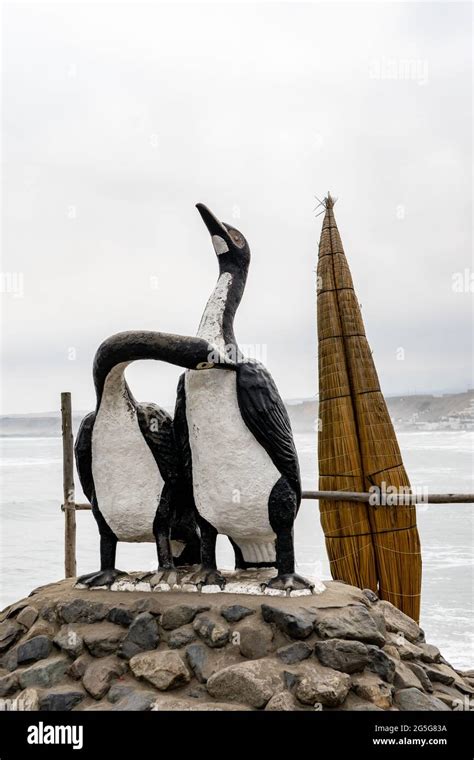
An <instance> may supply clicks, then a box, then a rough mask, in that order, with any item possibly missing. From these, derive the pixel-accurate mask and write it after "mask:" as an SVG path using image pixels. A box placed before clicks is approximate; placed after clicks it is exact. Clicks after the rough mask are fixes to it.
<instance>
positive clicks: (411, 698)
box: [395, 688, 450, 712]
mask: <svg viewBox="0 0 474 760" xmlns="http://www.w3.org/2000/svg"><path fill="white" fill-rule="evenodd" d="M395 702H396V704H397V705H398V707H399V708H400V710H403V711H406V710H408V711H410V710H415V711H421V710H424V711H428V712H446V711H448V712H449V711H450V710H449V707H448V706H447V705H445V704H444V702H442V701H441V700H440V699H437V698H436V697H433V696H431V695H428V694H423V692H422V691H420V690H419V689H415V688H409V689H402V690H401V691H397V692H396V694H395Z"/></svg>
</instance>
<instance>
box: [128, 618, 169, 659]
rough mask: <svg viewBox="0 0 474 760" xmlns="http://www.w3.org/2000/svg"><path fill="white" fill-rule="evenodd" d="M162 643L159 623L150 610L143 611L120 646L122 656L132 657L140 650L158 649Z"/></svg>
mask: <svg viewBox="0 0 474 760" xmlns="http://www.w3.org/2000/svg"><path fill="white" fill-rule="evenodd" d="M159 643H160V634H159V633H158V624H157V622H156V620H155V618H154V617H153V615H152V614H151V613H150V612H141V613H140V614H139V615H137V617H136V618H135V620H134V621H133V623H132V625H131V626H130V628H129V629H128V631H127V635H126V636H125V638H124V639H123V641H122V644H121V646H120V652H119V654H120V656H121V657H125V658H126V659H130V657H133V656H134V655H136V654H139V653H140V652H148V651H150V650H151V649H156V647H157V646H158V644H159Z"/></svg>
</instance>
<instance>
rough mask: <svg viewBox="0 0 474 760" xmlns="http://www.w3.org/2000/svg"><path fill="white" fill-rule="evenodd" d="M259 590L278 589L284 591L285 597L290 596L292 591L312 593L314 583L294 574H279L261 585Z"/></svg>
mask: <svg viewBox="0 0 474 760" xmlns="http://www.w3.org/2000/svg"><path fill="white" fill-rule="evenodd" d="M260 588H261V589H262V591H265V589H266V588H274V589H278V590H279V591H285V592H286V595H287V596H290V594H291V592H292V591H304V590H309V591H311V593H313V589H314V583H311V581H308V580H306V578H303V577H302V576H301V575H297V574H296V573H281V574H279V575H277V576H276V577H275V578H272V579H271V580H270V581H268V582H267V583H262V584H261V587H260Z"/></svg>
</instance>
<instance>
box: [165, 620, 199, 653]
mask: <svg viewBox="0 0 474 760" xmlns="http://www.w3.org/2000/svg"><path fill="white" fill-rule="evenodd" d="M195 638H196V634H195V632H194V630H193V629H192V628H191V626H187V625H186V626H183V627H182V628H176V630H174V631H172V632H171V633H170V635H169V638H168V646H169V648H170V649H180V648H181V647H184V646H187V645H188V644H190V643H191V642H192V641H194V640H195Z"/></svg>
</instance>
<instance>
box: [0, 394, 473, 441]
mask: <svg viewBox="0 0 474 760" xmlns="http://www.w3.org/2000/svg"><path fill="white" fill-rule="evenodd" d="M386 402H387V406H388V410H389V412H390V416H391V418H392V421H393V423H394V426H395V429H396V430H398V431H410V430H411V431H426V432H429V431H440V430H448V431H449V430H451V431H456V430H458V431H463V430H464V431H469V430H474V390H469V391H466V392H465V393H446V394H443V395H440V394H436V395H429V394H419V395H413V396H390V397H388V398H386ZM286 408H287V410H288V413H289V416H290V420H291V425H292V428H293V432H295V433H316V431H317V420H318V400H317V399H316V398H313V399H295V400H291V401H287V402H286ZM84 414H86V412H81V413H78V414H75V415H74V417H73V427H74V432H76V431H77V429H78V427H79V424H80V422H81V420H82V418H83V416H84ZM60 436H61V419H60V415H59V412H57V413H52V412H49V413H48V412H46V413H44V414H42V413H38V412H36V413H34V414H31V415H28V414H10V415H3V416H1V417H0V438H57V437H60Z"/></svg>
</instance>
